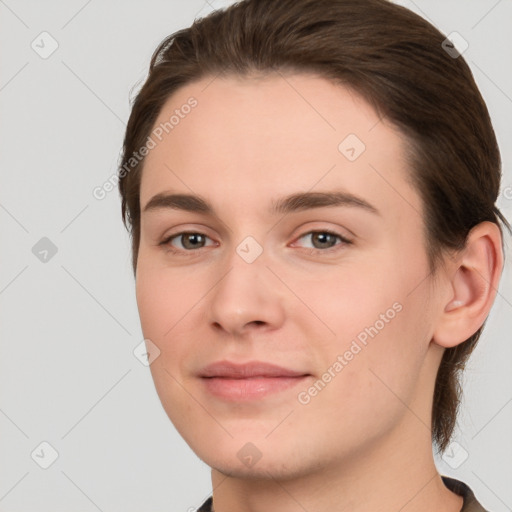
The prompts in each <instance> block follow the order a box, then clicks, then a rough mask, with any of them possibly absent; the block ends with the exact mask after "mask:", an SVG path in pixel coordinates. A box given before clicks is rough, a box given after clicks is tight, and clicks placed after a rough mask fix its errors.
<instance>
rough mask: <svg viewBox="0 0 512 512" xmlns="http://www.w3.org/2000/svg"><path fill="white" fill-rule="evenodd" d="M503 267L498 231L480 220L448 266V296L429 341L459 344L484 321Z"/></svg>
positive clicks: (442, 343) (445, 344)
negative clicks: (451, 263) (451, 264)
mask: <svg viewBox="0 0 512 512" xmlns="http://www.w3.org/2000/svg"><path fill="white" fill-rule="evenodd" d="M502 270H503V253H502V245H501V232H500V229H499V227H498V225H496V224H494V223H492V222H487V221H485V222H481V223H480V224H478V225H477V226H475V227H474V228H473V229H472V230H471V231H470V232H469V235H468V238H467V243H466V246H465V248H464V249H463V250H462V251H460V253H459V254H458V255H457V257H456V259H455V260H454V264H453V266H450V275H449V282H448V288H449V293H448V294H447V295H448V296H449V298H448V299H447V300H446V301H445V302H444V303H443V304H442V306H443V310H442V311H441V316H440V318H439V322H438V324H437V326H436V329H435V331H434V334H433V337H432V341H433V342H434V343H436V344H437V345H440V346H442V347H445V348H451V347H454V346H456V345H459V344H460V343H462V342H463V341H465V340H467V339H468V338H469V337H470V336H472V335H473V334H474V333H475V332H476V331H477V330H478V329H479V328H480V327H481V326H482V325H483V323H484V322H485V319H486V318H487V316H488V314H489V311H490V309H491V306H492V304H493V302H494V299H495V297H496V293H497V291H498V285H499V280H500V277H501V272H502Z"/></svg>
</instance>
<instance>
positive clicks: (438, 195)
mask: <svg viewBox="0 0 512 512" xmlns="http://www.w3.org/2000/svg"><path fill="white" fill-rule="evenodd" d="M119 178H120V182H119V187H120V192H121V195H122V214H123V218H124V221H125V223H126V225H127V227H128V228H129V229H130V233H131V236H132V242H133V268H134V272H135V276H136V295H137V302H138V308H139V313H140V320H141V325H142V330H143V333H144V336H145V338H146V339H147V345H148V351H149V353H150V354H152V353H153V354H154V361H153V362H152V364H151V367H150V368H151V372H152V376H153V379H154V382H155V386H156V389H157V392H158V394H159V397H160V399H161V402H162V404H163V407H164V409H165V410H166V412H167V414H168V416H169V418H170V419H171V421H172V422H173V424H174V425H175V427H176V428H177V430H178V431H179V432H180V434H181V435H182V436H183V438H184V439H185V441H186V442H187V443H188V444H189V445H190V447H191V448H192V449H193V450H194V451H195V453H196V454H197V455H198V456H199V457H200V458H201V459H202V460H203V461H205V462H206V463H207V464H208V465H209V466H210V467H211V468H212V484H213V497H212V498H210V499H209V500H208V501H207V502H205V503H204V504H203V506H202V507H201V508H200V510H201V511H210V510H214V511H215V512H242V511H247V512H249V511H250V512H263V511H265V512H268V511H270V510H275V511H280V512H292V511H293V512H295V511H304V510H307V511H308V512H314V511H315V512H316V511H318V512H319V511H324V510H332V511H339V512H341V511H348V510H350V511H351V512H359V511H363V510H364V511H368V510H372V511H377V510H379V511H385V512H388V511H389V512H391V511H393V512H395V511H399V510H400V511H402V512H408V511H415V512H423V511H425V512H426V511H434V510H435V511H438V512H439V511H441V512H455V511H460V510H463V511H464V512H474V511H481V510H483V508H482V506H481V505H480V504H479V503H478V501H477V500H476V498H475V497H474V495H473V493H472V492H471V490H470V489H469V487H468V486H467V485H465V484H464V483H462V482H459V481H457V480H454V479H450V478H447V477H444V476H442V475H440V474H439V473H438V471H437V469H436V466H435V463H434V458H433V451H432V443H434V446H435V447H436V448H437V449H438V450H439V451H442V450H444V449H445V448H446V447H447V446H448V444H449V442H450V438H451V436H452V433H453V429H454V426H455V424H456V413H457V408H458V405H459V401H460V390H459V374H460V371H461V369H462V368H463V367H464V364H465V362H466V360H467V358H468V357H469V355H470V353H471V352H472V350H473V349H474V347H475V344H476V343H477V340H478V338H479V336H480V333H481V330H482V327H483V324H484V322H485V320H486V318H487V316H488V314H489V311H490V309H491V306H492V303H493V301H494V298H495V294H496V289H497V287H498V283H499V279H500V275H501V271H502V268H503V249H502V232H501V227H500V221H501V222H502V223H503V224H504V225H506V226H507V227H508V228H509V229H510V226H509V225H508V223H507V221H506V220H505V219H504V217H503V216H502V214H501V213H500V212H499V210H498V209H497V207H496V206H495V202H496V199H497V196H498V193H499V185H500V156H499V150H498V147H497V143H496V138H495V135H494V132H493V128H492V125H491V122H490V119H489V115H488V112H487V109H486V106H485V103H484V101H483V99H482V97H481V95H480V93H479V91H478V89H477V87H476V85H475V82H474V80H473V77H472V75H471V72H470V70H469V68H468V66H467V64H466V63H465V62H464V59H463V57H462V56H461V55H459V54H458V53H457V51H456V49H455V48H454V47H453V45H451V44H450V43H449V42H448V43H447V42H446V37H445V36H444V35H442V34H441V33H440V32H439V31H438V30H437V29H436V28H434V27H433V26H432V25H431V24H429V23H428V22H427V21H425V20H424V19H422V18H421V17H419V16H417V15H415V14H414V13H412V12H411V11H409V10H407V9H405V8H403V7H400V6H397V5H394V4H392V3H390V2H388V1H384V0H293V1H292V0H279V1H278V0H245V1H242V2H240V3H238V4H235V5H233V6H231V7H229V8H227V9H226V10H222V11H215V12H213V13H212V14H210V15H209V16H207V17H206V18H203V19H199V20H196V21H195V22H194V24H193V25H192V26H191V27H190V28H187V29H184V30H180V31H179V32H177V33H175V34H172V35H171V36H169V37H168V38H166V39H165V40H164V41H163V42H162V43H161V44H160V46H159V47H158V49H157V50H156V51H155V53H154V55H153V58H152V60H151V64H150V71H149V76H148V78H147V80H146V82H145V84H144V85H143V87H142V88H141V90H140V92H139V93H138V95H137V97H136V100H135V102H134V104H133V107H132V112H131V116H130V119H129V122H128V126H127V129H126V136H125V141H124V147H123V155H122V162H121V165H120V170H119ZM150 357H151V356H150Z"/></svg>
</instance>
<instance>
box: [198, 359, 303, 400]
mask: <svg viewBox="0 0 512 512" xmlns="http://www.w3.org/2000/svg"><path fill="white" fill-rule="evenodd" d="M199 376H200V377H201V380H202V382H203V384H204V386H205V388H206V390H207V391H208V392H209V393H210V394H211V395H213V396H216V397H217V398H221V399H223V400H227V401H235V402H236V401H248V400H257V399H262V398H264V397H266V396H268V395H271V394H275V393H279V392H283V391H285V390H289V389H291V388H293V387H295V386H297V385H299V384H301V383H302V384H303V383H304V381H305V380H306V379H307V378H308V377H310V376H311V375H310V374H308V373H305V372H301V371H296V370H292V369H289V368H283V367H281V366H276V365H274V364H270V363H264V362H261V361H252V362H249V363H246V364H235V363H231V362H228V361H219V362H217V363H213V364H211V365H209V366H207V367H205V368H204V369H203V370H202V371H201V372H200V374H199Z"/></svg>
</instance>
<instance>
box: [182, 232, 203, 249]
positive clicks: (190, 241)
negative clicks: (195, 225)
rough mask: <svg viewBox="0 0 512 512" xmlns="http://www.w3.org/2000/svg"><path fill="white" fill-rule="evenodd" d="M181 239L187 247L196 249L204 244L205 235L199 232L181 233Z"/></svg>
mask: <svg viewBox="0 0 512 512" xmlns="http://www.w3.org/2000/svg"><path fill="white" fill-rule="evenodd" d="M181 240H182V244H183V247H185V249H195V248H197V247H202V246H203V245H204V236H203V235H201V234H199V233H186V234H184V235H181Z"/></svg>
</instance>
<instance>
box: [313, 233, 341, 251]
mask: <svg viewBox="0 0 512 512" xmlns="http://www.w3.org/2000/svg"><path fill="white" fill-rule="evenodd" d="M311 236H312V240H313V245H314V246H315V247H316V248H317V249H325V248H326V247H327V248H329V247H332V246H333V245H335V244H336V236H335V235H331V234H330V233H313V234H312V235H311Z"/></svg>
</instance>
